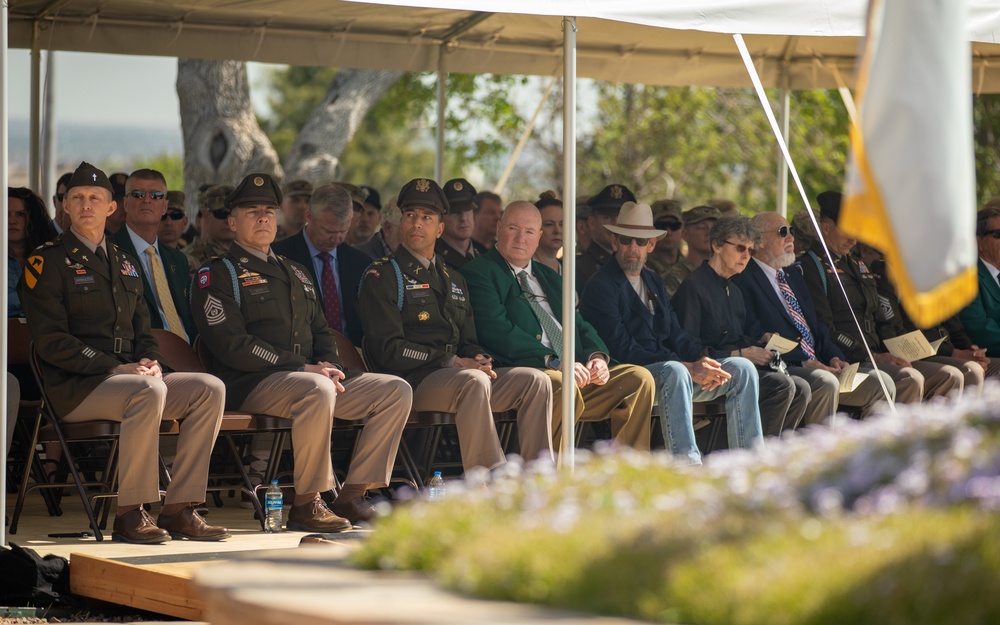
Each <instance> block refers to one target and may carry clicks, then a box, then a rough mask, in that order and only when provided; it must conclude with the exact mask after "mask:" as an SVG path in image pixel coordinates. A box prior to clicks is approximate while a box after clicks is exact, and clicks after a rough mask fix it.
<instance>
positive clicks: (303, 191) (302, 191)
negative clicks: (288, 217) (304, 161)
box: [281, 180, 313, 197]
mask: <svg viewBox="0 0 1000 625" xmlns="http://www.w3.org/2000/svg"><path fill="white" fill-rule="evenodd" d="M281 191H282V193H284V194H285V197H292V196H293V195H309V196H311V195H312V194H313V186H312V185H311V184H309V181H308V180H292V181H291V182H289V183H286V184H285V186H283V187H282V188H281Z"/></svg>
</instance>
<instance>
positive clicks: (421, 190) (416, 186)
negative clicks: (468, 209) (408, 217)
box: [396, 178, 451, 214]
mask: <svg viewBox="0 0 1000 625" xmlns="http://www.w3.org/2000/svg"><path fill="white" fill-rule="evenodd" d="M396 203H397V204H398V205H399V210H400V211H401V212H406V210H407V209H410V208H417V207H420V208H426V209H427V210H432V211H435V212H437V213H441V214H444V213H447V212H448V211H449V210H451V209H450V207H449V204H448V196H446V195H445V194H444V191H442V190H441V187H439V186H438V183H436V182H434V181H433V180H431V179H430V178H414V179H413V180H411V181H409V182H407V183H406V184H405V185H403V188H402V189H401V190H400V191H399V199H398V200H396Z"/></svg>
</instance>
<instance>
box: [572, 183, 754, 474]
mask: <svg viewBox="0 0 1000 625" xmlns="http://www.w3.org/2000/svg"><path fill="white" fill-rule="evenodd" d="M604 227H605V228H606V229H607V230H608V231H610V233H611V247H612V249H613V250H614V256H612V257H611V259H609V261H608V262H607V263H605V264H604V266H603V267H601V269H600V271H598V272H597V273H596V274H595V275H594V277H593V278H591V279H590V281H589V282H588V283H587V287H586V288H585V289H584V291H583V299H582V300H581V302H580V313H581V314H582V315H583V317H584V319H586V320H587V321H589V322H590V323H591V324H592V325H593V326H594V327H595V328H596V329H597V332H598V333H599V334H600V335H601V338H602V339H604V342H605V343H606V344H607V345H608V349H609V350H610V352H611V357H612V358H614V359H616V360H619V361H621V362H628V363H633V364H638V365H643V366H645V367H646V368H647V369H649V371H650V372H651V373H652V374H653V378H654V379H655V381H656V393H657V397H658V399H659V402H658V403H659V407H660V410H661V412H662V418H661V419H660V427H661V428H662V429H663V440H664V441H665V442H666V444H667V446H668V448H669V449H670V451H671V453H673V454H674V455H675V456H681V457H685V458H687V459H688V460H689V461H690V462H691V463H693V464H700V463H701V452H700V451H699V450H698V446H697V445H696V444H695V439H694V426H693V409H692V408H693V407H692V402H696V401H697V402H704V401H709V400H712V399H715V398H717V397H721V396H723V395H724V396H725V397H726V423H727V426H728V433H729V446H730V448H736V447H743V448H746V447H750V446H752V445H753V444H754V443H756V442H757V441H760V440H761V439H762V435H761V422H760V412H759V410H758V407H757V393H758V378H757V371H756V369H755V368H754V366H753V363H751V362H750V361H749V360H747V359H746V358H739V357H736V358H721V359H719V360H714V359H712V358H709V357H707V356H702V355H701V354H702V345H701V343H700V342H699V341H698V340H697V339H695V338H693V337H691V335H689V334H688V333H687V332H686V331H685V330H684V328H682V327H681V325H680V322H679V321H678V319H677V315H676V314H675V313H674V310H673V308H672V307H671V306H670V301H669V299H668V298H667V293H666V290H665V288H664V286H663V279H662V278H661V277H660V276H659V275H657V274H656V272H654V271H652V270H650V269H647V268H645V264H646V259H647V258H648V256H649V254H650V252H652V251H653V249H654V248H655V247H656V241H657V239H659V238H660V237H662V236H663V235H665V234H667V233H666V231H665V230H658V229H656V227H655V226H654V225H653V211H652V209H651V208H650V207H649V205H647V204H636V203H635V202H626V203H625V204H624V205H623V206H622V210H621V214H620V215H619V217H618V223H617V225H605V226H604Z"/></svg>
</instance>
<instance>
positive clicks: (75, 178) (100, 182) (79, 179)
mask: <svg viewBox="0 0 1000 625" xmlns="http://www.w3.org/2000/svg"><path fill="white" fill-rule="evenodd" d="M73 187H101V188H102V189H107V190H108V193H110V194H111V195H112V196H114V194H115V189H114V187H112V186H111V181H110V180H108V176H107V174H105V173H104V172H103V171H101V170H100V169H98V168H96V167H94V166H93V165H91V164H90V163H88V162H86V161H82V162H81V163H80V164H79V165H78V166H77V168H76V171H74V172H73V175H72V176H70V179H69V182H68V183H66V193H69V190H70V189H72V188H73Z"/></svg>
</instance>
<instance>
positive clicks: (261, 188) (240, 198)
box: [206, 174, 282, 209]
mask: <svg viewBox="0 0 1000 625" xmlns="http://www.w3.org/2000/svg"><path fill="white" fill-rule="evenodd" d="M210 190H211V189H209V191H210ZM207 193H208V192H207V191H206V194H207ZM281 197H282V195H281V187H279V186H278V183H277V182H275V181H274V178H272V177H271V176H269V175H267V174H249V175H248V176H247V177H246V178H244V179H243V181H242V182H240V183H239V184H238V185H236V188H235V189H233V190H232V192H231V193H230V194H229V195H227V196H226V206H225V207H226V208H228V209H233V208H237V207H239V206H254V205H258V204H261V205H269V206H277V205H278V204H281Z"/></svg>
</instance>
